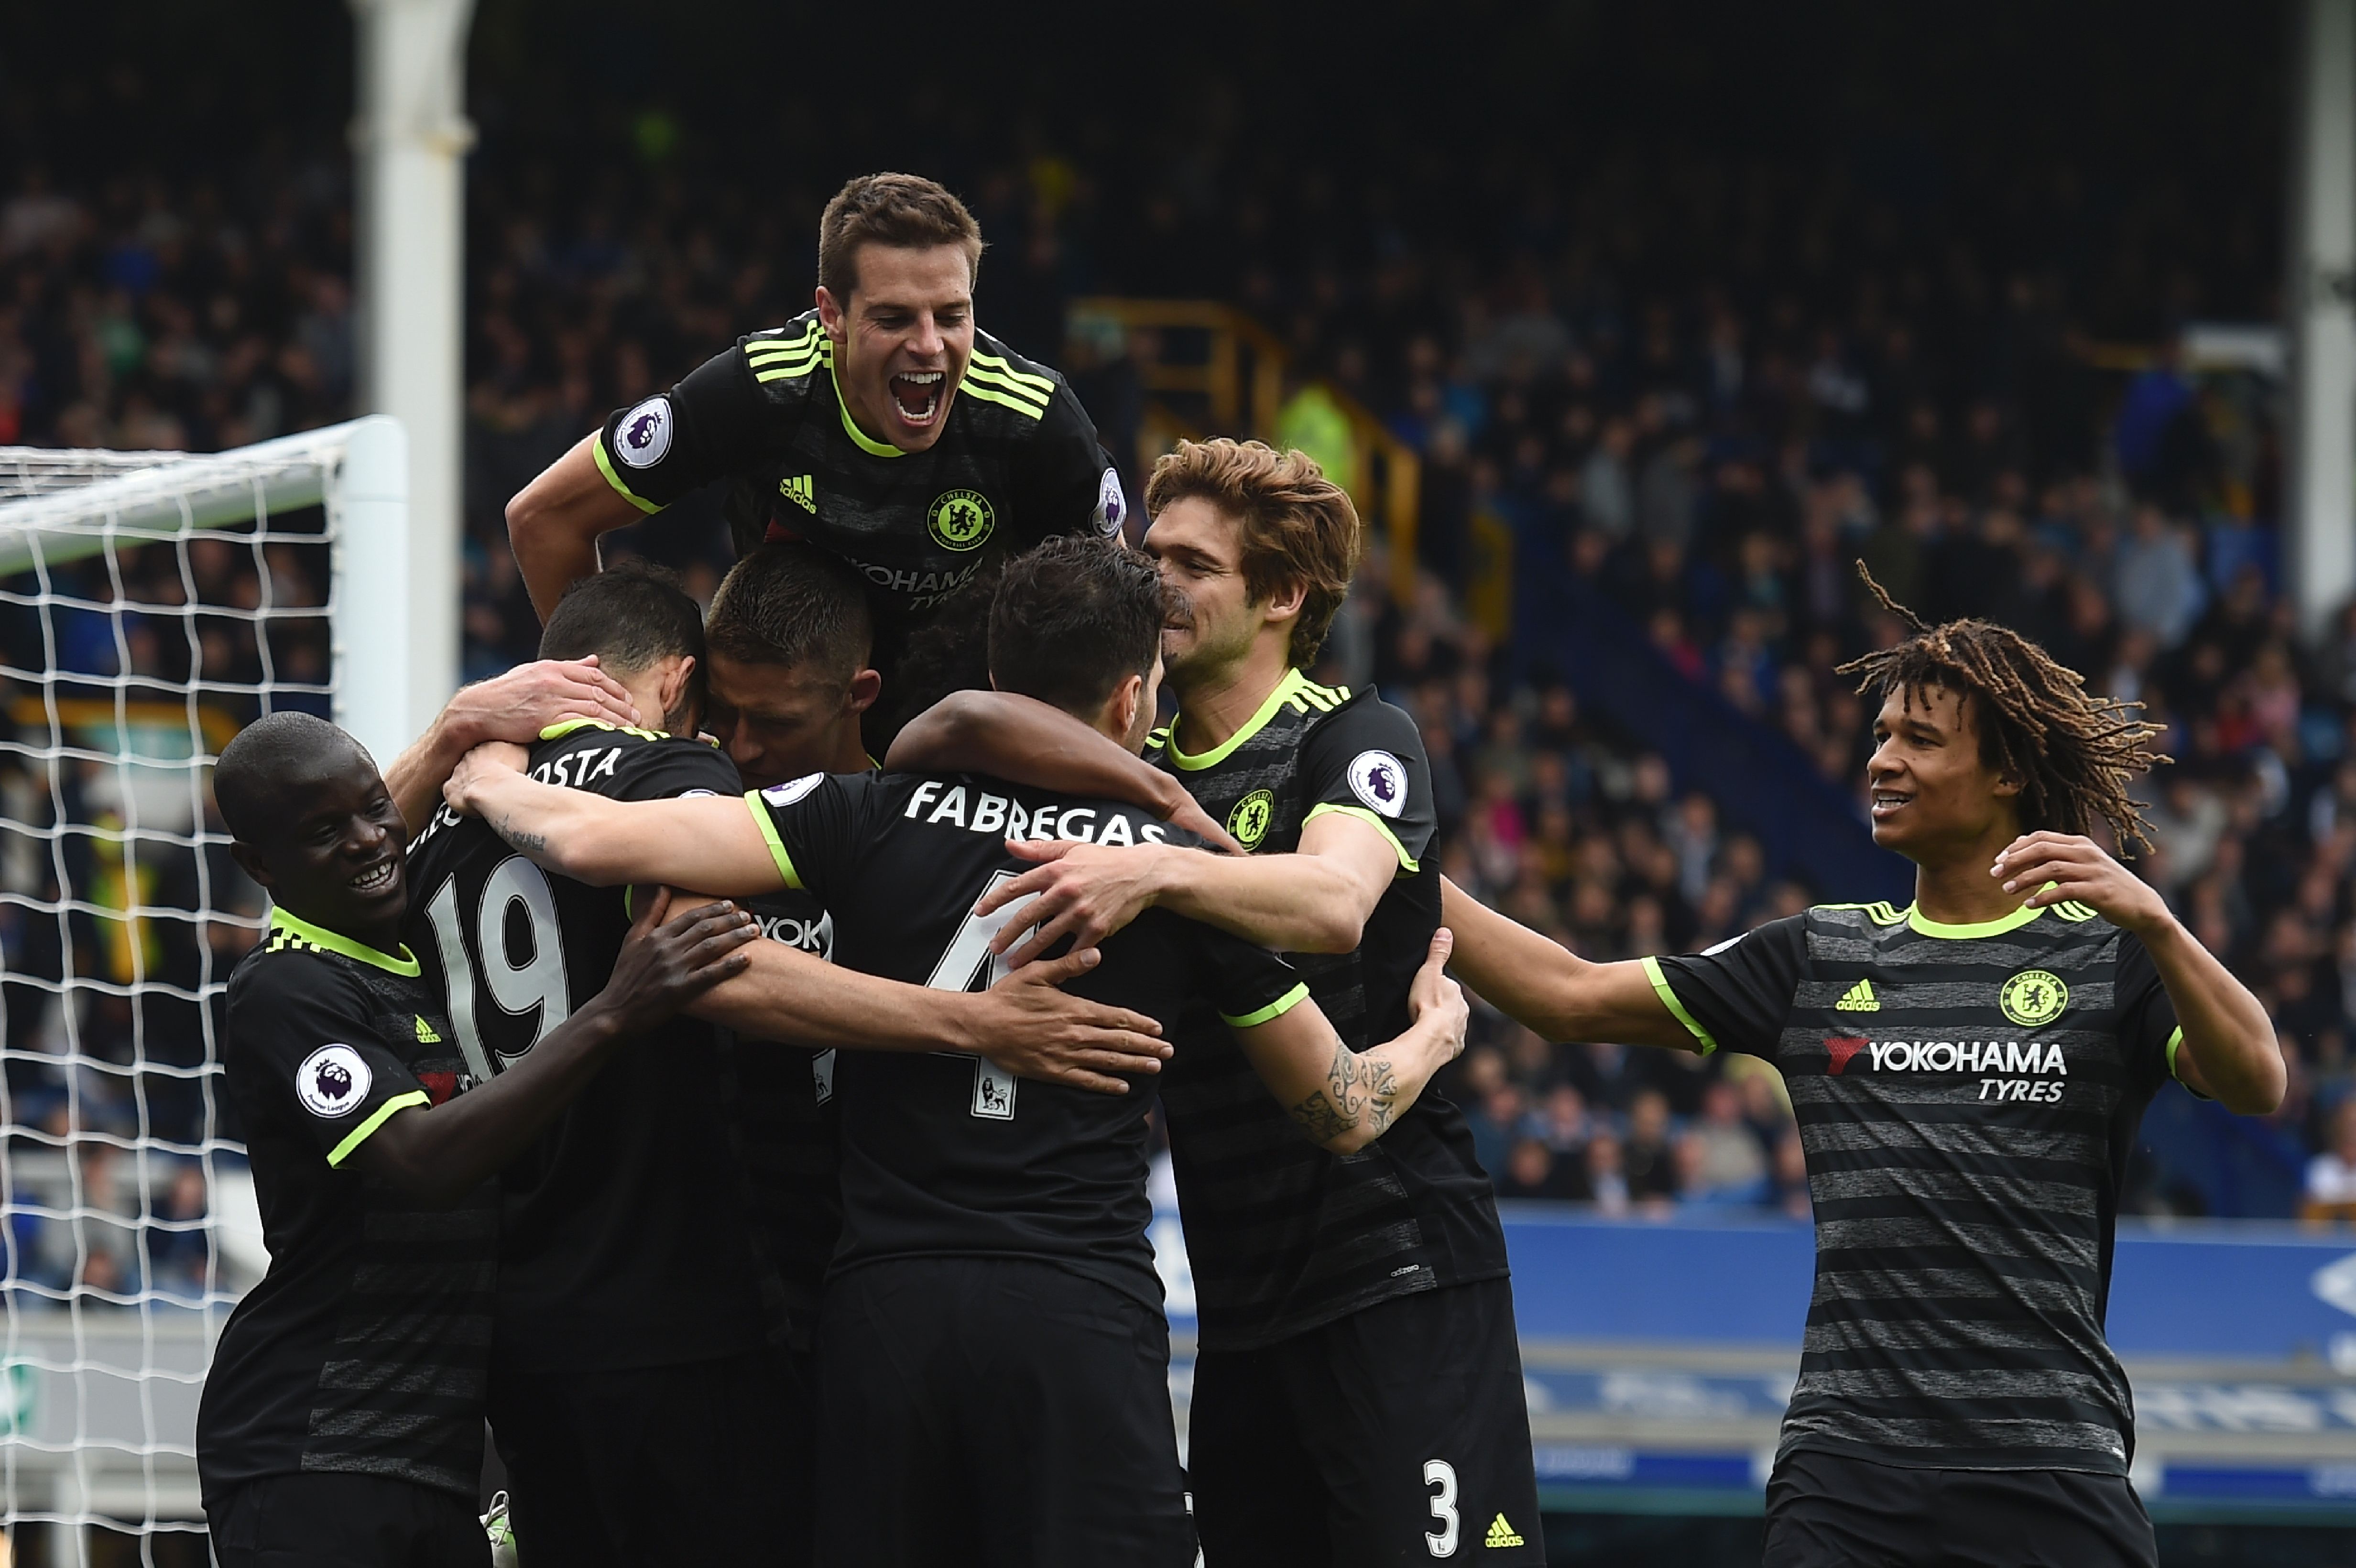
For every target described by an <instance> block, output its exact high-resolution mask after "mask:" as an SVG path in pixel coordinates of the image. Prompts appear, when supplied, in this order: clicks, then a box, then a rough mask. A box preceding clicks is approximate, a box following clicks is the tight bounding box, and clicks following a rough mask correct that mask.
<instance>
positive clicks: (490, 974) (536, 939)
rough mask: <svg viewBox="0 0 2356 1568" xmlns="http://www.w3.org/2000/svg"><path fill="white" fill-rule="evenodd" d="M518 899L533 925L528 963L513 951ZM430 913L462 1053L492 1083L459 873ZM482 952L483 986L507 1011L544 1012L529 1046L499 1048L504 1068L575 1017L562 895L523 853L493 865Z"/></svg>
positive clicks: (480, 936) (478, 944) (478, 916)
mask: <svg viewBox="0 0 2356 1568" xmlns="http://www.w3.org/2000/svg"><path fill="white" fill-rule="evenodd" d="M517 904H521V905H522V906H523V911H524V917H525V919H526V920H527V921H528V922H529V923H530V926H531V956H530V958H527V959H525V960H524V961H523V962H522V963H521V964H517V963H514V962H513V961H512V960H510V959H509V955H508V911H509V909H511V908H513V907H514V906H515V905H517ZM425 918H426V919H427V920H428V921H431V922H432V923H433V925H434V946H435V947H437V948H439V949H441V953H442V973H443V976H444V977H445V979H446V980H447V981H448V983H449V987H450V1021H451V1022H452V1023H453V1024H455V1025H456V1026H457V1029H458V1050H459V1051H460V1053H461V1054H463V1055H464V1056H465V1057H466V1066H467V1067H468V1068H469V1069H470V1070H471V1071H472V1072H474V1074H475V1077H476V1078H477V1080H478V1081H482V1080H487V1079H488V1078H489V1077H490V1075H491V1072H492V1063H491V1060H490V1053H489V1052H488V1051H485V1050H484V1049H483V1034H482V1030H481V1029H479V1028H477V1025H476V1021H475V964H474V960H473V958H472V957H470V956H469V955H468V954H467V951H466V934H465V927H464V926H463V925H462V924H461V923H460V922H461V917H460V915H459V913H458V879H457V878H455V877H450V878H446V879H444V881H443V883H442V885H441V886H440V887H438V888H436V889H434V896H433V897H432V898H431V899H428V900H427V901H426V903H425ZM475 951H476V952H477V953H480V954H481V955H483V975H482V979H483V984H484V985H485V987H487V988H488V989H489V991H490V993H491V1000H492V1001H494V1002H496V1003H498V1007H499V1010H500V1011H501V1012H505V1013H510V1014H517V1015H521V1014H526V1013H532V1012H537V1013H538V1014H539V1017H538V1018H536V1019H533V1020H532V1025H531V1038H530V1039H529V1040H526V1041H525V1042H524V1045H523V1050H522V1051H500V1052H499V1053H498V1055H499V1060H498V1067H499V1068H500V1069H502V1070H504V1069H505V1068H507V1067H509V1066H510V1065H512V1064H513V1063H515V1062H517V1061H520V1060H522V1058H523V1054H524V1051H530V1049H531V1048H532V1047H533V1046H535V1045H538V1044H539V1043H540V1042H541V1040H543V1039H545V1038H546V1037H547V1034H548V1031H549V1030H550V1029H554V1028H555V1027H556V1026H557V1025H558V1024H561V1023H562V1022H563V1021H564V1020H565V1019H567V1018H570V1017H571V1016H572V1014H573V992H572V988H571V987H569V986H568V985H567V984H566V983H565V978H564V933H563V931H562V929H561V928H560V927H559V926H558V925H557V923H556V895H555V894H554V892H552V891H551V890H550V888H549V885H548V877H547V875H546V874H545V873H544V872H542V871H541V869H540V868H539V867H538V866H535V865H533V864H532V863H531V862H530V860H527V859H524V858H523V857H522V856H520V855H511V856H509V858H508V859H504V860H502V861H500V862H499V863H498V865H497V866H494V867H493V868H491V874H490V876H489V877H488V878H487V879H486V880H485V881H484V883H483V901H482V905H481V907H480V908H478V909H477V910H476V912H475Z"/></svg>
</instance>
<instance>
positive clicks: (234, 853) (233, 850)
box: [229, 838, 278, 892]
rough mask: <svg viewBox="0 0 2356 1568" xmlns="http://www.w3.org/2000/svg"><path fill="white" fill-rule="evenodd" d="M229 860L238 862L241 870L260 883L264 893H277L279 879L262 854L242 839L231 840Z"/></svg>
mask: <svg viewBox="0 0 2356 1568" xmlns="http://www.w3.org/2000/svg"><path fill="white" fill-rule="evenodd" d="M229 858H230V859H232V860H235V861H236V862H237V868H238V869H239V870H241V871H243V872H244V873H245V874H246V875H247V876H249V877H252V879H253V880H255V881H256V882H259V883H260V884H261V885H262V888H263V890H264V891H269V892H276V891H278V879H277V877H276V876H275V875H273V873H272V871H271V869H270V867H269V865H268V863H267V862H265V861H264V860H263V859H262V852H261V851H260V850H258V849H256V848H254V847H253V846H252V845H251V844H248V843H246V842H245V841H244V840H243V839H241V838H232V839H230V846H229Z"/></svg>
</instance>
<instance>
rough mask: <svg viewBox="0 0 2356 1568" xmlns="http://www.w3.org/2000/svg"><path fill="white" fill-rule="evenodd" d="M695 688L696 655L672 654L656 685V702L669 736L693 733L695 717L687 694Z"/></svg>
mask: <svg viewBox="0 0 2356 1568" xmlns="http://www.w3.org/2000/svg"><path fill="white" fill-rule="evenodd" d="M694 689H695V656H693V655H692V654H679V655H675V656H673V657H672V659H671V660H670V661H669V667H668V668H666V669H665V670H664V671H663V674H662V678H661V679H660V680H659V681H658V682H657V683H656V686H655V702H656V705H657V706H658V707H659V708H660V709H662V718H663V729H664V731H666V732H667V733H669V734H673V735H683V734H692V733H693V732H694V730H695V719H696V715H695V714H694V713H693V712H691V710H690V709H691V708H692V707H693V704H692V703H691V702H690V701H689V693H691V692H692V691H693V690H694Z"/></svg>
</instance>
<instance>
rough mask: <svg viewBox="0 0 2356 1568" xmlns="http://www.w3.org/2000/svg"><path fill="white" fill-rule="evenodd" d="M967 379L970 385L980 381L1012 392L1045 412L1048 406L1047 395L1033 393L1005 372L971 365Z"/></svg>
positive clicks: (968, 368) (968, 367)
mask: <svg viewBox="0 0 2356 1568" xmlns="http://www.w3.org/2000/svg"><path fill="white" fill-rule="evenodd" d="M965 379H966V380H967V382H968V383H969V384H970V383H972V382H975V381H980V382H981V383H983V384H984V385H986V386H991V387H997V388H1000V389H1002V390H1005V391H1009V392H1012V393H1013V394H1014V395H1015V396H1016V397H1018V398H1021V399H1022V400H1023V401H1024V402H1027V403H1035V404H1037V405H1038V406H1039V407H1040V408H1041V409H1043V410H1044V408H1046V406H1047V394H1046V393H1044V392H1038V391H1033V390H1032V389H1030V388H1029V387H1026V386H1024V385H1023V383H1022V382H1020V381H1018V380H1016V379H1013V378H1012V377H1011V376H1008V375H1006V374H1004V373H1003V372H1001V371H997V370H992V369H989V368H985V367H983V366H980V365H969V366H967V367H966V369H965Z"/></svg>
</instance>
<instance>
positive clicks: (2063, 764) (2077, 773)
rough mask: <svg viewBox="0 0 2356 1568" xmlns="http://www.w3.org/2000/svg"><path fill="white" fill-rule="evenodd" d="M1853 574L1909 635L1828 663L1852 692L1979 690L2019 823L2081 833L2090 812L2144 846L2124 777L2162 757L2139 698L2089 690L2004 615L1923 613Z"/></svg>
mask: <svg viewBox="0 0 2356 1568" xmlns="http://www.w3.org/2000/svg"><path fill="white" fill-rule="evenodd" d="M1857 574H1858V576H1859V577H1860V578H1862V579H1864V580H1865V585H1866V587H1867V588H1869V589H1870V590H1871V591H1872V592H1873V596H1874V598H1876V599H1877V600H1879V601H1880V603H1881V607H1882V608H1883V609H1885V610H1887V611H1889V612H1890V613H1891V614H1892V615H1895V616H1897V617H1898V619H1899V620H1900V621H1901V622H1902V623H1903V624H1905V625H1906V626H1907V628H1908V629H1909V630H1910V632H1911V633H1912V635H1910V636H1908V637H1907V638H1905V639H1904V640H1903V641H1901V642H1900V643H1899V644H1898V645H1896V646H1894V647H1889V648H1883V649H1881V650H1880V651H1879V652H1876V653H1870V654H1868V655H1866V656H1864V657H1863V658H1858V659H1851V660H1850V661H1849V662H1848V663H1847V664H1845V665H1842V666H1840V667H1838V668H1837V671H1836V672H1835V673H1837V674H1840V675H1854V676H1856V677H1858V684H1857V689H1858V695H1859V696H1864V695H1866V694H1867V693H1869V692H1870V693H1871V694H1873V695H1874V696H1876V697H1879V698H1881V699H1885V700H1886V699H1888V698H1889V697H1890V694H1891V693H1892V692H1903V693H1905V694H1906V699H1907V701H1908V702H1909V703H1910V704H1911V703H1912V700H1913V693H1914V691H1915V690H1916V689H1918V688H1927V687H1933V686H1936V687H1944V688H1947V689H1949V690H1951V691H1954V692H1956V693H1957V694H1958V695H1960V696H1963V697H1965V699H1967V700H1969V699H1977V708H1978V722H1979V731H1980V755H1981V758H1982V759H1983V760H1984V761H1985V762H1987V764H1988V765H1989V766H1990V767H1993V768H1995V769H1997V771H1998V772H2000V773H2006V774H2008V775H2010V776H2011V777H2013V778H2017V779H2019V780H2020V781H2021V791H2020V818H2021V826H2022V827H2024V828H2025V829H2027V830H2028V831H2030V832H2035V831H2037V830H2038V829H2040V828H2045V829H2050V830H2051V831H2052V832H2056V833H2072V834H2083V833H2084V832H2086V831H2087V830H2088V828H2089V827H2091V826H2092V825H2093V823H2094V820H2095V819H2096V818H2097V817H2099V818H2101V819H2102V820H2103V821H2104V822H2107V823H2109V824H2110V826H2111V833H2112V835H2113V837H2115V838H2116V839H2117V841H2118V844H2119V847H2120V848H2122V849H2126V848H2137V847H2140V848H2149V847H2150V844H2151V831H2150V824H2149V823H2147V822H2146V821H2145V820H2144V817H2143V808H2142V806H2141V805H2139V804H2138V803H2137V802H2136V801H2134V800H2131V799H2129V798H2128V796H2127V784H2128V782H2129V781H2130V780H2132V779H2134V778H2135V776H2136V774H2138V773H2144V772H2146V771H2147V770H2148V769H2150V768H2152V767H2155V766H2158V764H2160V763H2166V762H2169V761H2170V759H2169V758H2168V757H2165V756H2162V755H2160V754H2159V753H2158V752H2155V751H2153V750H2152V742H2153V741H2155V740H2157V739H2158V737H2159V735H2160V734H2161V733H2162V730H2161V727H2160V726H2159V725H2158V724H2154V723H2152V722H2150V721H2149V720H2146V719H2145V718H2144V717H2143V704H2142V703H2140V702H2121V701H2118V700H2116V699H2113V698H2107V697H2095V696H2094V695H2092V694H2090V693H2089V692H2088V691H2087V690H2086V678H2085V677H2083V676H2082V675H2080V674H2079V673H2078V672H2077V671H2075V670H2073V669H2071V668H2068V667H2065V666H2063V665H2061V664H2059V663H2057V662H2056V661H2055V660H2054V658H2053V656H2051V655H2050V654H2048V653H2047V652H2046V651H2045V650H2044V649H2043V648H2040V647H2039V646H2038V645H2036V644H2035V643H2032V642H2030V641H2029V639H2028V638H2027V637H2024V636H2022V635H2020V634H2019V633H2018V632H2016V631H2014V630H2012V629H2011V628H2010V627H2008V626H1999V625H1997V624H1995V623H1994V622H1992V621H1979V620H1965V621H1949V622H1946V623H1945V624H1942V625H1937V626H1933V625H1928V624H1925V623H1924V622H1923V620H1922V617H1921V616H1920V615H1917V614H1915V613H1914V612H1912V610H1909V609H1907V608H1906V607H1905V606H1904V605H1902V604H1901V603H1898V602H1897V601H1896V600H1894V599H1892V598H1890V593H1889V591H1888V590H1886V589H1884V588H1883V587H1882V586H1881V584H1880V583H1879V582H1876V581H1874V580H1873V573H1872V572H1870V571H1867V570H1866V565H1865V562H1863V561H1861V560H1860V561H1858V563H1857Z"/></svg>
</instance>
